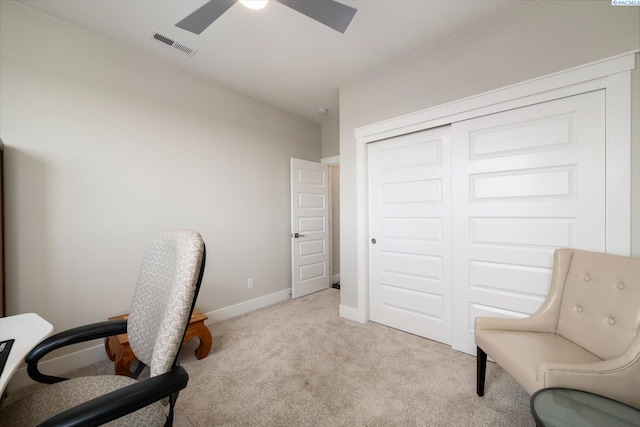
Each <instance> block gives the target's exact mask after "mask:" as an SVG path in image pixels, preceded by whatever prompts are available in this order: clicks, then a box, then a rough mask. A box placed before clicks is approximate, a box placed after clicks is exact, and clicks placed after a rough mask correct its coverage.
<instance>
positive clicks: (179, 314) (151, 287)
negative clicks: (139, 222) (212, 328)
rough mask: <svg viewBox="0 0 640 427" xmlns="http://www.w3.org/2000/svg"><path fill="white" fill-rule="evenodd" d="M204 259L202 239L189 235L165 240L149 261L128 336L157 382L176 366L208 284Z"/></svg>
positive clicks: (141, 277)
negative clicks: (204, 279)
mask: <svg viewBox="0 0 640 427" xmlns="http://www.w3.org/2000/svg"><path fill="white" fill-rule="evenodd" d="M204 257H205V248H204V241H203V240H202V236H200V234H198V233H196V232H194V231H189V230H174V231H169V232H166V233H163V234H161V235H160V236H158V237H157V238H156V239H154V240H153V241H152V242H151V244H150V245H149V247H148V249H147V251H146V253H145V255H144V259H143V262H142V268H141V269H140V275H139V277H138V282H137V284H136V288H135V291H134V295H133V300H132V303H131V311H130V312H129V320H128V324H127V334H128V336H129V344H130V346H131V349H132V350H133V353H134V354H135V356H136V358H137V359H138V360H140V361H141V362H143V363H144V364H146V365H148V366H149V367H150V370H151V372H150V375H151V376H152V377H153V376H156V375H160V374H163V373H165V372H167V371H169V370H170V369H171V368H172V367H173V365H174V363H175V360H176V357H177V355H178V351H179V350H180V346H181V344H182V339H183V337H184V333H185V330H186V327H187V325H188V323H189V318H190V317H191V313H192V311H193V306H194V303H195V298H196V296H197V292H198V289H199V286H200V281H201V280H202V273H203V269H204V268H203V267H204Z"/></svg>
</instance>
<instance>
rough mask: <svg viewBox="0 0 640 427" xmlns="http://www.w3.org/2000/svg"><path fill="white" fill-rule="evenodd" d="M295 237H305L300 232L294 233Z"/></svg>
mask: <svg viewBox="0 0 640 427" xmlns="http://www.w3.org/2000/svg"><path fill="white" fill-rule="evenodd" d="M291 237H293V238H294V239H297V238H298V237H304V234H299V233H294V234H293V236H291Z"/></svg>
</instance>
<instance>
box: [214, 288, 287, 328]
mask: <svg viewBox="0 0 640 427" xmlns="http://www.w3.org/2000/svg"><path fill="white" fill-rule="evenodd" d="M290 298H291V289H289V288H287V289H283V290H281V291H278V292H274V293H272V294H269V295H264V296H262V297H258V298H254V299H251V300H249V301H243V302H241V303H238V304H234V305H230V306H229V307H224V308H220V309H218V310H213V311H210V312H208V313H205V314H206V315H207V317H208V318H209V319H207V321H206V322H205V323H206V324H207V325H212V324H214V323H217V322H222V321H223V320H227V319H231V318H232V317H236V316H241V315H243V314H247V313H250V312H252V311H254V310H258V309H259V308H263V307H268V306H270V305H273V304H276V303H279V302H281V301H286V300H288V299H290Z"/></svg>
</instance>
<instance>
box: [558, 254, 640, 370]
mask: <svg viewBox="0 0 640 427" xmlns="http://www.w3.org/2000/svg"><path fill="white" fill-rule="evenodd" d="M560 251H571V250H570V249H561V250H560ZM556 259H557V258H556ZM570 263H571V264H570V266H569V271H568V274H567V275H566V279H565V283H564V286H563V287H562V299H561V304H560V310H559V316H558V324H557V331H556V333H557V334H558V335H561V336H563V337H564V338H566V339H568V340H570V341H572V342H574V343H576V344H578V345H579V346H580V347H582V348H585V349H586V350H588V351H590V352H591V353H593V354H595V355H596V356H598V357H600V358H601V359H604V360H608V359H612V358H615V357H618V356H621V355H622V354H623V353H624V352H625V351H626V350H627V348H628V347H629V346H630V345H631V343H632V341H633V340H634V339H635V338H636V336H637V335H638V333H639V328H640V259H636V258H628V257H622V256H616V255H609V254H601V253H595V252H586V251H580V250H573V256H572V257H571V258H570ZM561 267H562V266H557V265H555V264H554V270H555V269H557V268H561ZM565 267H566V266H565Z"/></svg>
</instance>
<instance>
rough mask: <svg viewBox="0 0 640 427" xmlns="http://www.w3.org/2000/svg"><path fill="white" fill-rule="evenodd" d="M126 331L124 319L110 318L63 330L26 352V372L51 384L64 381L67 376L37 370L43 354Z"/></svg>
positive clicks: (35, 378)
mask: <svg viewBox="0 0 640 427" xmlns="http://www.w3.org/2000/svg"><path fill="white" fill-rule="evenodd" d="M126 332H127V321H126V320H110V321H106V322H98V323H93V324H90V325H85V326H79V327H77V328H73V329H69V330H67V331H64V332H60V333H58V334H55V335H53V336H51V337H49V338H47V339H46V340H44V341H42V342H41V343H40V344H38V345H37V346H36V347H35V348H34V349H33V350H31V351H30V352H29V354H27V357H25V361H26V362H27V372H28V373H29V376H30V377H31V378H32V379H33V380H35V381H38V382H41V383H47V384H53V383H57V382H60V381H64V380H66V379H67V378H62V377H54V376H51V375H45V374H43V373H41V372H40V371H39V370H38V362H39V361H40V359H42V358H43V357H44V356H45V355H47V354H49V353H51V352H52V351H54V350H57V349H59V348H61V347H65V346H68V345H71V344H77V343H80V342H85V341H91V340H94V339H98V338H105V337H110V336H112V335H118V334H124V333H126Z"/></svg>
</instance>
